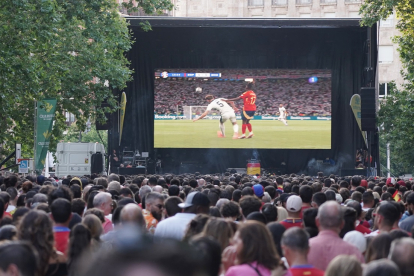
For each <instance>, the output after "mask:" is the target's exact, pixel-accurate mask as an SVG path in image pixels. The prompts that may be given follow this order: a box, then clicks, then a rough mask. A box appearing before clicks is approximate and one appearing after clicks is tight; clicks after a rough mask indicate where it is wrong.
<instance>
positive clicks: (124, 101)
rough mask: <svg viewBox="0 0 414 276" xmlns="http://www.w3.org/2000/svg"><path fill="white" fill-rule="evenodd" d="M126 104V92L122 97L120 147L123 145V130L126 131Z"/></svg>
mask: <svg viewBox="0 0 414 276" xmlns="http://www.w3.org/2000/svg"><path fill="white" fill-rule="evenodd" d="M126 103H127V99H126V94H125V92H122V95H121V123H120V129H119V145H121V139H122V130H123V129H124V118H125V108H126Z"/></svg>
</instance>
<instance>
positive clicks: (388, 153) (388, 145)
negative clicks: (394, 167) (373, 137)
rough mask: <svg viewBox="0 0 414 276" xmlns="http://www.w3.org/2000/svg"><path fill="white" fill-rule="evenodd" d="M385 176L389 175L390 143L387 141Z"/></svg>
mask: <svg viewBox="0 0 414 276" xmlns="http://www.w3.org/2000/svg"><path fill="white" fill-rule="evenodd" d="M387 170H388V172H387V177H391V162H390V143H387Z"/></svg>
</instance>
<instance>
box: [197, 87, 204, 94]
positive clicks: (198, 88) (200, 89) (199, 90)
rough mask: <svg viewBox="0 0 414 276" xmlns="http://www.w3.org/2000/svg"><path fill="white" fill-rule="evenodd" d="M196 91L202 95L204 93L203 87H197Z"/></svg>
mask: <svg viewBox="0 0 414 276" xmlns="http://www.w3.org/2000/svg"><path fill="white" fill-rule="evenodd" d="M195 91H196V92H197V93H201V92H202V91H203V88H201V87H197V88H196V90H195Z"/></svg>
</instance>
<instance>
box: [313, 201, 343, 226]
mask: <svg viewBox="0 0 414 276" xmlns="http://www.w3.org/2000/svg"><path fill="white" fill-rule="evenodd" d="M316 225H317V226H318V228H319V231H321V230H333V231H335V232H337V233H338V234H339V232H340V231H341V229H342V227H343V225H344V215H343V210H342V208H341V205H339V204H338V203H337V202H336V201H327V202H325V203H324V204H322V205H321V207H319V209H318V215H317V216H316Z"/></svg>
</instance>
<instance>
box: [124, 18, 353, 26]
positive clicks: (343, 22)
mask: <svg viewBox="0 0 414 276" xmlns="http://www.w3.org/2000/svg"><path fill="white" fill-rule="evenodd" d="M125 18H126V19H127V20H128V21H129V22H130V23H131V26H139V24H140V23H141V22H143V21H148V22H149V23H150V24H151V26H152V27H195V28H199V27H213V28H217V27H226V28H264V29H266V28H349V27H359V26H360V19H359V18H218V17H214V18H212V17H169V16H126V17H125Z"/></svg>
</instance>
